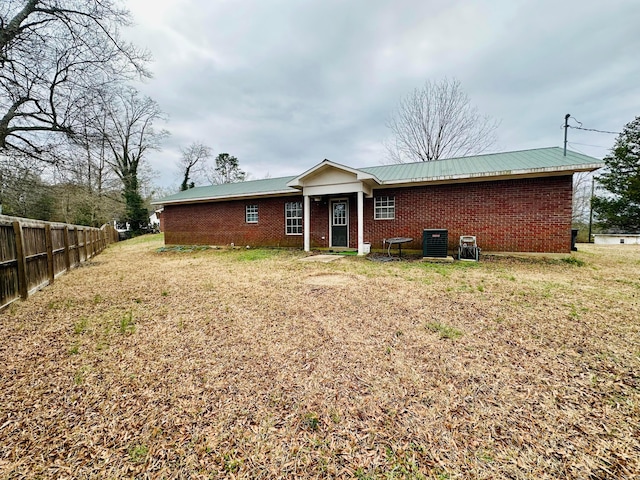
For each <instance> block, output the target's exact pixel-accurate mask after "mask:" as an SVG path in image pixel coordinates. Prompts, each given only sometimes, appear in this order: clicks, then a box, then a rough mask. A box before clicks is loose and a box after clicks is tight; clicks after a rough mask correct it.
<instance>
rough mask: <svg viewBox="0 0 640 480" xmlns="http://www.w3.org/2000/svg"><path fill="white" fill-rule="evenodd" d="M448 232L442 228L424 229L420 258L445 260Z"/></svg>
mask: <svg viewBox="0 0 640 480" xmlns="http://www.w3.org/2000/svg"><path fill="white" fill-rule="evenodd" d="M447 245H448V231H447V230H444V229H442V228H429V229H427V228H426V229H424V230H423V232H422V256H423V257H433V258H447Z"/></svg>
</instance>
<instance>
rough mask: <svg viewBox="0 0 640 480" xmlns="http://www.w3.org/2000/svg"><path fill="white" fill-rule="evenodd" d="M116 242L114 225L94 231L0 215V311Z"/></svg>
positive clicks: (116, 236)
mask: <svg viewBox="0 0 640 480" xmlns="http://www.w3.org/2000/svg"><path fill="white" fill-rule="evenodd" d="M117 241H118V232H117V231H116V230H115V229H114V228H113V227H112V226H111V225H106V224H105V225H103V226H102V227H101V228H94V227H83V226H79V225H68V224H65V223H51V222H41V221H38V220H28V219H25V218H17V217H8V216H6V215H0V310H2V309H3V308H4V307H6V306H7V305H9V304H10V303H11V302H13V301H15V300H17V299H19V298H23V299H26V298H27V297H28V296H29V295H31V294H32V293H34V292H35V291H37V290H39V289H41V288H43V287H45V286H47V285H50V284H52V283H53V282H54V280H55V279H56V277H58V276H60V275H62V274H63V273H65V272H67V271H69V270H70V269H72V268H73V267H77V266H78V265H80V264H81V263H82V262H86V261H87V260H89V259H90V258H91V257H93V256H95V255H97V254H98V253H100V252H101V251H102V250H104V249H105V248H106V246H107V245H109V244H110V243H112V242H117Z"/></svg>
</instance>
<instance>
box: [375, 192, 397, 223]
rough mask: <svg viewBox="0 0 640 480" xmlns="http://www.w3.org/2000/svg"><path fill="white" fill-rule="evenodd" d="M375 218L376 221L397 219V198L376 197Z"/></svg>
mask: <svg viewBox="0 0 640 480" xmlns="http://www.w3.org/2000/svg"><path fill="white" fill-rule="evenodd" d="M373 218H374V219H376V220H393V219H394V218H396V197H388V196H387V197H375V199H374V208H373Z"/></svg>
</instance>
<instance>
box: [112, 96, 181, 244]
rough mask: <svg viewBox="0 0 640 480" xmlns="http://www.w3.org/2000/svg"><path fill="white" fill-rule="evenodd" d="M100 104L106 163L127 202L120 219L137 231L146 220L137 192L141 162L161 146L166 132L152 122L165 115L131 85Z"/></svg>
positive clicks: (142, 204) (141, 200)
mask: <svg viewBox="0 0 640 480" xmlns="http://www.w3.org/2000/svg"><path fill="white" fill-rule="evenodd" d="M103 106H104V108H105V111H106V115H107V121H106V122H105V124H104V126H103V127H101V128H102V134H103V137H104V138H105V140H106V143H107V145H108V148H109V151H110V153H111V155H110V157H109V159H108V160H107V163H108V164H109V165H110V166H111V167H112V168H113V171H114V172H115V173H116V175H117V176H118V178H119V179H120V181H121V182H122V194H123V197H124V201H125V205H126V215H125V217H126V218H125V219H123V220H126V221H128V222H129V223H130V224H131V227H132V229H133V230H134V231H139V230H140V229H141V228H142V227H143V226H144V225H146V223H147V222H148V218H147V211H146V208H145V207H144V201H143V198H142V196H141V195H140V177H139V173H140V167H141V162H142V161H143V160H144V158H145V155H146V154H147V153H148V152H149V151H150V150H156V149H159V148H160V143H161V142H162V140H163V139H164V138H165V137H166V136H167V135H168V134H169V133H168V132H167V131H166V130H157V129H156V128H155V123H156V122H157V121H159V120H163V118H164V117H163V114H162V111H161V110H160V107H159V106H158V104H157V103H156V102H155V101H153V100H152V99H151V98H149V97H140V95H139V94H138V92H137V91H136V90H135V89H133V88H125V89H122V90H119V91H118V92H117V93H115V94H111V95H109V96H106V97H105V98H104V99H103Z"/></svg>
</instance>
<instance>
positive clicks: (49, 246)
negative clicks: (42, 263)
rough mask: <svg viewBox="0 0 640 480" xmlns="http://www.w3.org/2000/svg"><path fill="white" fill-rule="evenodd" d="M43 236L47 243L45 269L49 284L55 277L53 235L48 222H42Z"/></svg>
mask: <svg viewBox="0 0 640 480" xmlns="http://www.w3.org/2000/svg"><path fill="white" fill-rule="evenodd" d="M44 236H45V241H46V243H47V271H48V272H49V285H51V284H53V281H54V279H55V272H54V270H53V237H52V236H51V224H49V223H45V224H44Z"/></svg>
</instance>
